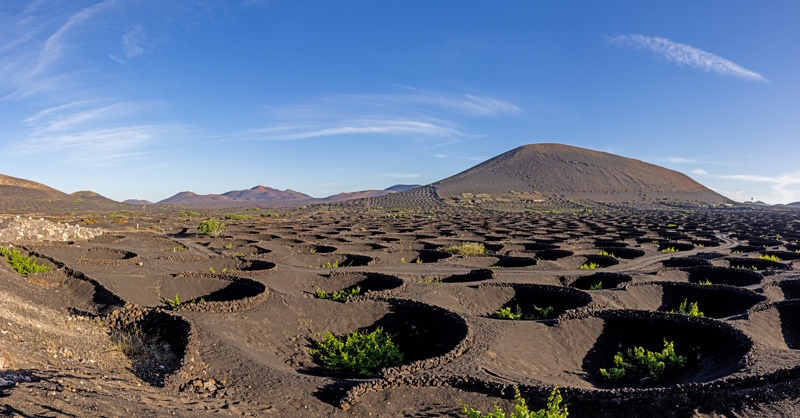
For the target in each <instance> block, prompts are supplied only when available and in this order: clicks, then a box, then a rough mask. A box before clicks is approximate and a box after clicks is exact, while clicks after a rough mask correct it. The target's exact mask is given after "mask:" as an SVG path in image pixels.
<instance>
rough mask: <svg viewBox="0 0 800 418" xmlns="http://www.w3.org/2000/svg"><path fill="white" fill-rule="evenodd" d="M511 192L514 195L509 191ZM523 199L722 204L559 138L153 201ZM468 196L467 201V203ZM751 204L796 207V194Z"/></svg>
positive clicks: (96, 203) (65, 203)
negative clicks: (413, 167)
mask: <svg viewBox="0 0 800 418" xmlns="http://www.w3.org/2000/svg"><path fill="white" fill-rule="evenodd" d="M515 196H516V197H515ZM510 197H511V198H516V199H521V200H527V201H539V200H550V199H555V200H567V199H586V200H592V201H596V202H640V203H641V202H645V201H648V202H658V201H684V202H694V203H703V204H729V203H733V202H732V201H731V200H729V199H727V198H725V197H723V196H721V195H719V194H717V193H715V192H714V191H712V190H710V189H708V188H706V187H705V186H703V185H702V184H700V183H697V182H696V181H694V180H692V179H691V178H689V177H688V176H686V175H684V174H682V173H679V172H677V171H674V170H669V169H666V168H664V167H659V166H656V165H653V164H648V163H645V162H643V161H639V160H635V159H631V158H626V157H622V156H619V155H614V154H609V153H606V152H599V151H594V150H589V149H585V148H578V147H573V146H568V145H563V144H531V145H524V146H521V147H518V148H515V149H513V150H510V151H508V152H505V153H503V154H500V155H498V156H496V157H494V158H492V159H489V160H487V161H485V162H483V163H481V164H478V165H476V166H474V167H472V168H469V169H467V170H465V171H463V172H461V173H458V174H455V175H453V176H450V177H448V178H445V179H443V180H440V181H438V182H435V183H433V184H430V185H428V186H426V187H421V186H420V185H409V184H398V185H395V186H392V187H389V188H387V189H384V190H363V191H357V192H348V193H339V194H336V195H333V196H328V197H326V198H314V197H311V196H309V195H307V194H304V193H300V192H297V191H294V190H289V189H287V190H278V189H274V188H271V187H266V186H262V185H259V186H256V187H253V188H251V189H246V190H232V191H229V192H226V193H222V194H206V195H201V194H197V193H193V192H190V191H186V192H181V193H178V194H176V195H174V196H172V197H170V198H167V199H164V200H162V201H160V202H157V204H173V205H181V206H195V207H203V206H207V207H225V206H246V205H252V206H302V205H309V204H319V203H323V204H324V203H335V202H342V201H347V200H358V199H373V198H376V200H374V201H371V202H370V204H376V205H378V206H381V205H382V204H381V202H383V201H389V200H391V201H398V202H400V203H403V204H407V206H415V205H418V204H417V203H415V202H418V201H419V200H420V199H428V198H432V199H433V200H434V201H436V202H438V204H445V203H444V200H452V201H461V200H466V201H469V202H471V200H470V199H475V200H486V199H490V200H491V199H495V198H496V199H497V201H498V202H499V201H501V200H500V199H501V198H502V199H508V198H510ZM469 202H467V203H469ZM125 203H127V204H132V205H148V204H152V203H151V202H149V201H146V200H126V201H125V202H124V203H117V202H114V201H112V200H110V199H107V198H105V197H103V196H100V195H98V194H96V193H93V192H76V193H73V194H71V195H67V194H65V193H62V192H60V191H58V190H55V189H52V188H50V187H47V186H44V185H42V184H39V183H35V182H32V181H28V180H22V179H17V178H14V177H8V176H3V175H0V211H5V212H9V213H10V212H14V211H16V212H21V211H26V210H27V211H44V210H48V209H50V210H71V209H80V208H93V209H95V210H100V209H101V208H103V209H104V210H105V209H106V208H107V209H112V208H114V207H115V206H116V207H123V206H125ZM746 203H748V204H750V205H752V206H772V207H788V208H796V209H800V202H794V203H790V204H788V205H767V204H765V203H764V202H760V201H759V202H746Z"/></svg>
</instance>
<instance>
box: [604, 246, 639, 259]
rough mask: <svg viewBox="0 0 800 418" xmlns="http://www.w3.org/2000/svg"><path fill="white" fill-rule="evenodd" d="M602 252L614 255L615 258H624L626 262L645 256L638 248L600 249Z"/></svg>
mask: <svg viewBox="0 0 800 418" xmlns="http://www.w3.org/2000/svg"><path fill="white" fill-rule="evenodd" d="M598 249H599V250H601V251H605V252H607V253H609V254H613V255H614V257H617V258H623V259H625V260H633V259H634V258H639V257H641V256H643V255H644V251H642V250H637V249H636V248H614V247H599V248H598Z"/></svg>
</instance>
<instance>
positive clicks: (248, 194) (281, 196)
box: [222, 186, 313, 201]
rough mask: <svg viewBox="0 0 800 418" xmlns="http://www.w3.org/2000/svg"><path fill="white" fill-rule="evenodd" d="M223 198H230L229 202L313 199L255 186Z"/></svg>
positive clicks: (291, 191)
mask: <svg viewBox="0 0 800 418" xmlns="http://www.w3.org/2000/svg"><path fill="white" fill-rule="evenodd" d="M222 195H223V196H226V197H228V198H230V199H231V200H236V201H240V200H296V201H302V200H308V199H313V197H311V196H309V195H307V194H303V193H300V192H296V191H294V190H289V189H286V190H282V191H281V190H278V189H273V188H272V187H266V186H256V187H253V188H252V189H248V190H234V191H230V192H227V193H223V194H222Z"/></svg>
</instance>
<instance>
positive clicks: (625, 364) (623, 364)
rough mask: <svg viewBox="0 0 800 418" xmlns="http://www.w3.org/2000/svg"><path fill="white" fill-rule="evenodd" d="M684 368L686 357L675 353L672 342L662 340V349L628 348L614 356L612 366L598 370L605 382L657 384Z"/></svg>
mask: <svg viewBox="0 0 800 418" xmlns="http://www.w3.org/2000/svg"><path fill="white" fill-rule="evenodd" d="M685 367H686V357H685V356H680V355H678V354H677V353H675V345H674V343H673V342H671V341H670V342H668V341H667V340H666V339H665V340H664V349H663V350H661V351H660V352H659V351H650V350H645V349H644V347H633V348H629V349H628V351H627V352H625V353H624V354H623V353H622V352H621V351H620V352H617V354H616V355H615V356H614V360H613V366H612V367H610V368H608V369H600V375H601V376H603V378H604V379H606V380H619V379H637V380H640V381H646V380H652V381H654V382H658V381H660V380H661V379H663V378H664V375H665V374H669V373H674V372H676V371H679V370H681V369H683V368H685Z"/></svg>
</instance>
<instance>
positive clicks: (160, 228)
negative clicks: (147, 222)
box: [147, 225, 164, 234]
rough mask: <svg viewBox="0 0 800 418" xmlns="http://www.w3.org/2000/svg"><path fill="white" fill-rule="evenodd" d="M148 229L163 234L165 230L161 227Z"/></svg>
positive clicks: (152, 226) (156, 226)
mask: <svg viewBox="0 0 800 418" xmlns="http://www.w3.org/2000/svg"><path fill="white" fill-rule="evenodd" d="M147 229H149V230H151V231H156V232H160V233H162V234H163V233H164V228H162V227H160V226H158V225H151V226H150V228H147Z"/></svg>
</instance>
